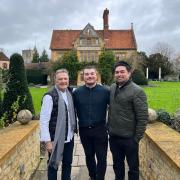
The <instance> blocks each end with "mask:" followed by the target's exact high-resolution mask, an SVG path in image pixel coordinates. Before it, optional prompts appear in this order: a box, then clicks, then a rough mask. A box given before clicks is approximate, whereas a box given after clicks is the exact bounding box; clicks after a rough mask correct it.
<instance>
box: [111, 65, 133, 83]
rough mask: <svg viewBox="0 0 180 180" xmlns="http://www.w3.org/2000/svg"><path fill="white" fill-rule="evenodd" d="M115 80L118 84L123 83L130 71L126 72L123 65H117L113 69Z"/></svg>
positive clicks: (128, 76) (127, 78)
mask: <svg viewBox="0 0 180 180" xmlns="http://www.w3.org/2000/svg"><path fill="white" fill-rule="evenodd" d="M114 76H115V80H116V82H117V83H119V84H123V83H125V82H126V81H128V80H129V78H130V76H131V72H128V71H127V69H126V67H125V66H118V67H116V69H115V74H114Z"/></svg>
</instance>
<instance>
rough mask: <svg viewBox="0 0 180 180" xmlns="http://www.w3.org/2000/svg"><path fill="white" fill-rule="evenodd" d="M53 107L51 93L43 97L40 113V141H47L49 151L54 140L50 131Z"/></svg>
mask: <svg viewBox="0 0 180 180" xmlns="http://www.w3.org/2000/svg"><path fill="white" fill-rule="evenodd" d="M52 108H53V101H52V97H51V96H50V95H45V96H44V97H43V103H42V106H41V113H40V141H44V142H46V149H47V151H48V152H51V150H52V142H51V138H50V133H49V121H50V118H51V112H52Z"/></svg>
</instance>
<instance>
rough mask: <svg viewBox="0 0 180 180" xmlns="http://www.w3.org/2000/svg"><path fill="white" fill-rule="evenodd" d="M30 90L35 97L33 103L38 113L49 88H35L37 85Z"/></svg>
mask: <svg viewBox="0 0 180 180" xmlns="http://www.w3.org/2000/svg"><path fill="white" fill-rule="evenodd" d="M29 89H30V92H31V95H32V98H33V104H34V109H35V112H36V114H39V113H40V110H41V100H42V97H43V95H44V93H46V92H47V90H48V89H47V88H35V87H30V88H29Z"/></svg>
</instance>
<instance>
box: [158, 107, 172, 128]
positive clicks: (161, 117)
mask: <svg viewBox="0 0 180 180" xmlns="http://www.w3.org/2000/svg"><path fill="white" fill-rule="evenodd" d="M156 112H157V120H158V121H160V122H163V123H164V124H166V125H168V126H171V124H172V121H171V116H170V114H169V113H168V112H167V111H165V110H164V109H158V110H157V111H156Z"/></svg>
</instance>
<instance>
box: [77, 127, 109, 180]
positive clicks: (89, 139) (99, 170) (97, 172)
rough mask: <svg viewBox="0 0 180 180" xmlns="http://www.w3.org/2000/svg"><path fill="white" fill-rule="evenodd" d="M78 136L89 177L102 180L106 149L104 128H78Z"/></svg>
mask: <svg viewBox="0 0 180 180" xmlns="http://www.w3.org/2000/svg"><path fill="white" fill-rule="evenodd" d="M79 134H80V139H81V142H82V145H83V148H84V152H85V155H86V165H87V168H88V171H89V176H90V177H91V178H94V179H97V180H104V177H105V173H106V164H107V161H106V159H107V147H108V135H107V131H106V127H105V126H99V127H93V128H80V129H79ZM95 155H96V158H97V163H96V160H95Z"/></svg>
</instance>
